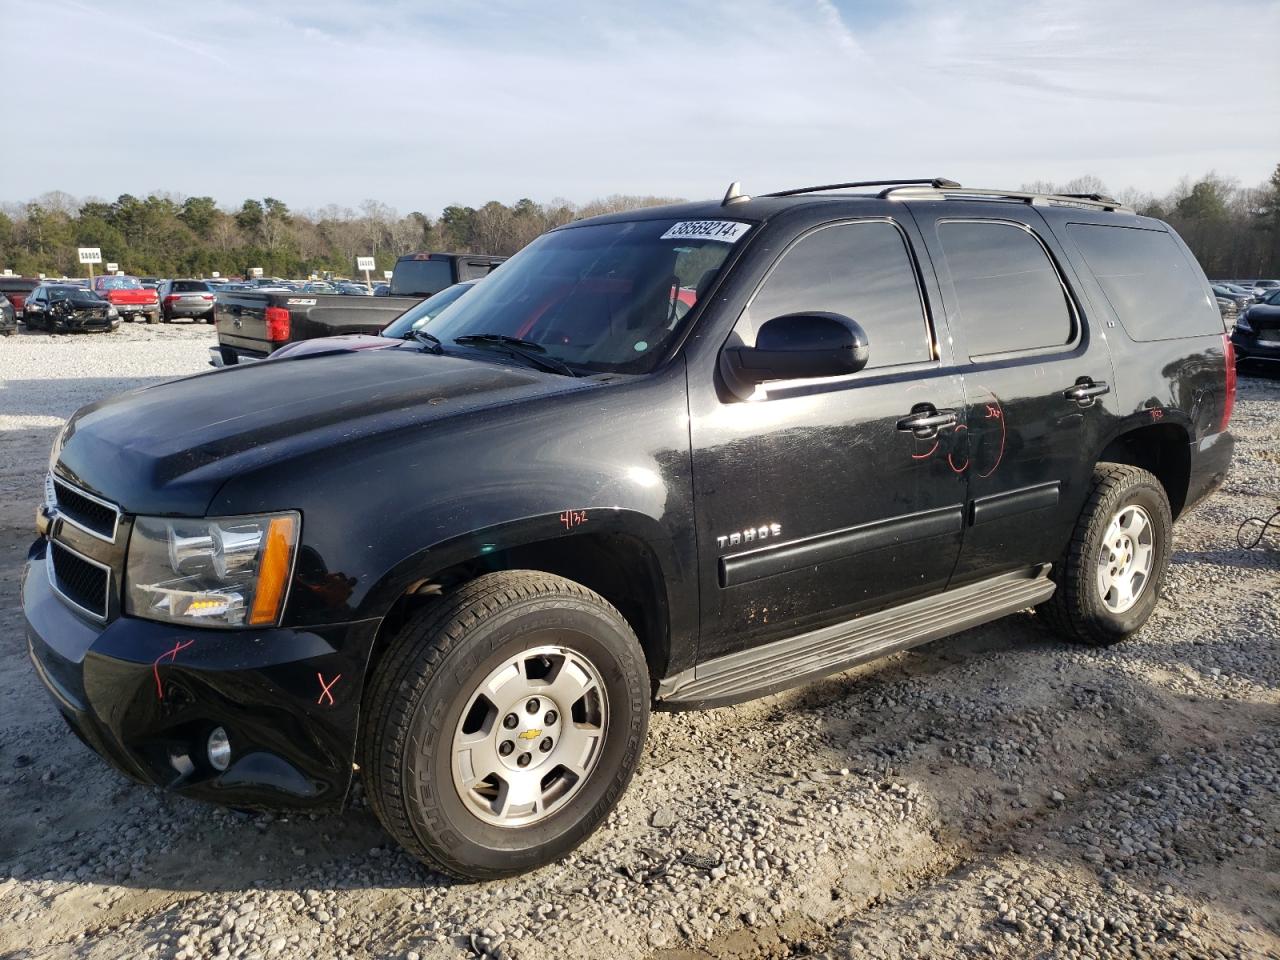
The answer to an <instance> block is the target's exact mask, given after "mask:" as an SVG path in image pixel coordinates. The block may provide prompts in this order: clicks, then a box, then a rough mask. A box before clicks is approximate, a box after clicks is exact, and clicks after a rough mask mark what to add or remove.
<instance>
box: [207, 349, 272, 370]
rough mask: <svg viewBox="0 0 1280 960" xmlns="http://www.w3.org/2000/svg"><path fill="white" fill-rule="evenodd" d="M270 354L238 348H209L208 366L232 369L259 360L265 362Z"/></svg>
mask: <svg viewBox="0 0 1280 960" xmlns="http://www.w3.org/2000/svg"><path fill="white" fill-rule="evenodd" d="M268 356H270V354H266V353H260V352H258V351H254V350H244V349H241V348H240V347H223V346H217V347H210V348H209V366H211V367H234V366H236V365H238V364H241V363H256V362H257V361H259V360H265V359H267V357H268Z"/></svg>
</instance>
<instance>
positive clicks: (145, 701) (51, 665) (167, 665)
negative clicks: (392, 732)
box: [22, 539, 378, 809]
mask: <svg viewBox="0 0 1280 960" xmlns="http://www.w3.org/2000/svg"><path fill="white" fill-rule="evenodd" d="M47 549H48V544H47V542H46V541H45V540H44V539H40V540H38V541H36V543H35V544H34V545H33V546H32V548H31V552H30V554H29V555H28V558H27V565H26V567H25V569H24V570H23V583H22V607H23V613H24V614H25V616H26V622H27V644H28V649H29V652H30V656H31V661H32V663H33V664H34V666H35V670H36V673H37V675H38V676H39V677H40V679H41V680H42V681H43V682H44V685H45V687H46V688H47V689H48V691H49V694H50V695H51V696H52V697H53V700H54V702H55V703H56V704H57V706H58V709H59V710H60V711H61V713H62V715H63V716H64V717H65V718H66V720H67V722H68V724H70V726H71V728H72V729H73V730H74V731H75V733H76V734H77V735H78V736H79V737H80V739H81V740H83V741H84V742H85V743H86V744H88V746H89V747H91V748H92V749H93V750H94V751H96V752H97V753H99V754H100V755H101V756H102V757H103V758H104V759H106V760H107V761H108V762H110V763H111V765H112V766H114V767H115V768H116V769H118V770H120V771H121V772H122V773H124V774H126V775H127V776H129V777H131V778H133V779H134V780H137V781H139V782H141V783H146V784H152V785H155V786H159V787H164V788H167V789H170V790H173V791H175V792H177V793H180V794H183V795H186V796H190V797H193V798H196V799H200V800H208V801H212V802H214V803H219V804H224V805H227V806H233V807H245V808H259V809H274V808H281V807H288V808H306V809H333V808H336V807H338V806H340V805H341V803H342V801H343V799H344V798H345V796H346V793H347V790H348V788H349V786H350V783H351V771H352V758H353V755H354V750H355V737H356V729H357V723H358V720H359V706H360V694H361V690H362V689H363V683H364V668H365V661H366V657H367V653H368V650H369V649H370V646H371V644H372V641H373V636H374V634H375V632H376V630H377V625H378V622H377V621H376V620H367V621H361V622H357V623H350V624H341V625H334V626H324V627H317V628H315V629H287V628H276V629H267V630H257V629H246V630H210V629H184V628H183V627H180V626H177V625H174V624H161V623H153V622H151V621H148V620H140V619H137V618H134V617H118V618H116V619H115V620H113V621H111V622H110V623H108V624H106V625H102V624H99V623H95V622H93V621H90V620H87V619H84V618H82V617H81V616H79V615H78V614H76V613H73V612H72V610H71V609H70V608H69V607H68V606H67V605H66V604H65V603H63V602H62V600H60V599H59V597H58V596H57V595H56V594H55V593H54V590H53V588H52V586H51V584H50V583H49V578H48V574H47V572H46V565H45V561H44V553H45V550H47ZM215 727H222V728H224V729H225V730H226V731H227V733H228V734H229V737H230V741H231V747H232V759H231V763H230V765H229V766H228V768H227V769H226V770H225V771H218V770H216V769H214V767H213V766H212V765H211V764H210V763H209V760H208V756H207V753H206V745H207V742H208V737H209V734H210V732H211V731H212V730H213V729H214V728H215Z"/></svg>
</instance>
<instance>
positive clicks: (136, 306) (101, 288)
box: [93, 276, 160, 323]
mask: <svg viewBox="0 0 1280 960" xmlns="http://www.w3.org/2000/svg"><path fill="white" fill-rule="evenodd" d="M93 290H94V292H95V293H97V295H98V296H100V297H102V299H103V300H106V301H107V302H108V303H110V304H111V305H112V306H113V307H115V308H116V310H117V311H119V313H120V317H121V319H123V320H137V319H140V318H141V317H142V316H144V315H145V316H146V319H147V323H159V322H160V297H159V296H158V295H157V294H156V292H155V290H148V289H147V288H146V287H144V286H143V285H142V281H141V280H139V279H138V278H137V277H113V276H107V277H94V278H93Z"/></svg>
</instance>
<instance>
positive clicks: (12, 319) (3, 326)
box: [0, 293, 18, 337]
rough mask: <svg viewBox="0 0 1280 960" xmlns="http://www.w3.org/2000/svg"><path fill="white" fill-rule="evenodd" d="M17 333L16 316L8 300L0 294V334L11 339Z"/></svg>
mask: <svg viewBox="0 0 1280 960" xmlns="http://www.w3.org/2000/svg"><path fill="white" fill-rule="evenodd" d="M17 332H18V315H17V313H15V312H14V309H13V304H12V303H10V302H9V298H8V297H6V296H5V295H4V294H3V293H0V333H3V334H4V335H5V336H6V337H12V336H13V335H14V334H15V333H17Z"/></svg>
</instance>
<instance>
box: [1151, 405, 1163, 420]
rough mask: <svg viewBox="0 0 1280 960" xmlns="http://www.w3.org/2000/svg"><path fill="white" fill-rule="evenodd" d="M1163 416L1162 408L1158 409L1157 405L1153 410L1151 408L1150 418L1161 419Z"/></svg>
mask: <svg viewBox="0 0 1280 960" xmlns="http://www.w3.org/2000/svg"><path fill="white" fill-rule="evenodd" d="M1163 417H1164V411H1163V410H1161V409H1159V408H1158V407H1157V408H1156V409H1155V410H1152V411H1151V419H1152V420H1160V419H1162V418H1163Z"/></svg>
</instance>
